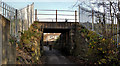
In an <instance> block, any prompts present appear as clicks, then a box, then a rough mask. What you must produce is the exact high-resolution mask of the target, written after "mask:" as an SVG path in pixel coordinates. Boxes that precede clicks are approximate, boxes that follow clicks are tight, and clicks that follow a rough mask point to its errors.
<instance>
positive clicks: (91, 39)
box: [56, 25, 120, 65]
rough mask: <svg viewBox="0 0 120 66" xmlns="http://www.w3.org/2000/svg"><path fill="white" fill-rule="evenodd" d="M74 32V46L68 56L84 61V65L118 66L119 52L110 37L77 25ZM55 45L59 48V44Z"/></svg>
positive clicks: (119, 63)
mask: <svg viewBox="0 0 120 66" xmlns="http://www.w3.org/2000/svg"><path fill="white" fill-rule="evenodd" d="M76 30H77V31H76V36H77V37H75V38H74V39H73V40H74V45H73V46H72V47H73V48H74V49H72V53H71V54H70V56H73V57H75V58H76V59H79V60H84V61H86V62H85V64H95V65H98V64H111V65H120V60H119V55H118V54H119V51H118V48H117V46H116V41H114V40H113V39H112V37H111V38H107V37H103V36H101V35H99V34H97V33H96V32H94V31H89V30H87V29H86V28H84V27H82V26H81V25H77V29H76ZM58 40H59V39H58ZM56 45H58V46H59V44H56ZM67 45H68V44H67ZM63 48H64V47H63ZM68 48H70V46H69V47H68ZM68 48H67V49H68ZM64 49H66V47H65V48H64ZM67 49H66V50H67ZM70 50H71V49H70Z"/></svg>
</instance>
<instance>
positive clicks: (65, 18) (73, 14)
mask: <svg viewBox="0 0 120 66" xmlns="http://www.w3.org/2000/svg"><path fill="white" fill-rule="evenodd" d="M39 11H45V12H46V11H47V13H39ZM53 11H54V13H55V12H56V13H55V14H53V13H51V12H53ZM59 11H62V12H63V11H66V12H73V13H72V14H71V13H69V14H66V13H63V14H59ZM48 12H50V13H48ZM60 13H61V12H60ZM34 15H35V21H37V20H38V16H39V17H40V16H46V18H41V17H40V19H41V20H48V19H49V20H50V19H51V20H53V19H54V20H56V22H57V20H65V21H67V20H75V21H74V22H77V11H71V10H45V9H44V10H41V9H38V10H37V9H35V14H34ZM52 15H53V16H55V17H56V18H47V16H50V17H51V16H52ZM59 16H63V18H59ZM68 16H69V17H68ZM73 18H74V19H73Z"/></svg>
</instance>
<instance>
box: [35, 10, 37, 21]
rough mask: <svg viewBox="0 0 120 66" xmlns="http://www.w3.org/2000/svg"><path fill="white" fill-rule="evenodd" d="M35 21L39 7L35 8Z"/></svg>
mask: <svg viewBox="0 0 120 66" xmlns="http://www.w3.org/2000/svg"><path fill="white" fill-rule="evenodd" d="M35 21H37V9H35Z"/></svg>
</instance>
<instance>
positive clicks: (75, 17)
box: [75, 10, 77, 22]
mask: <svg viewBox="0 0 120 66" xmlns="http://www.w3.org/2000/svg"><path fill="white" fill-rule="evenodd" d="M75 22H77V11H76V10H75Z"/></svg>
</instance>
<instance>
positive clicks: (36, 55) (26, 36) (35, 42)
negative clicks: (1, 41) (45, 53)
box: [17, 23, 42, 64]
mask: <svg viewBox="0 0 120 66" xmlns="http://www.w3.org/2000/svg"><path fill="white" fill-rule="evenodd" d="M41 36H42V32H41V30H40V29H39V27H38V26H37V23H34V24H32V25H31V26H30V28H29V29H28V30H27V31H24V33H21V38H20V44H18V47H17V51H18V52H19V53H23V54H24V56H29V57H23V56H19V55H18V57H17V63H23V62H24V63H32V64H35V63H38V64H40V63H41V60H40V57H41V52H42V50H40V40H41ZM22 58H23V59H24V60H22ZM26 59H27V61H26V62H25V60H26ZM21 60H22V61H23V62H21Z"/></svg>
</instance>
